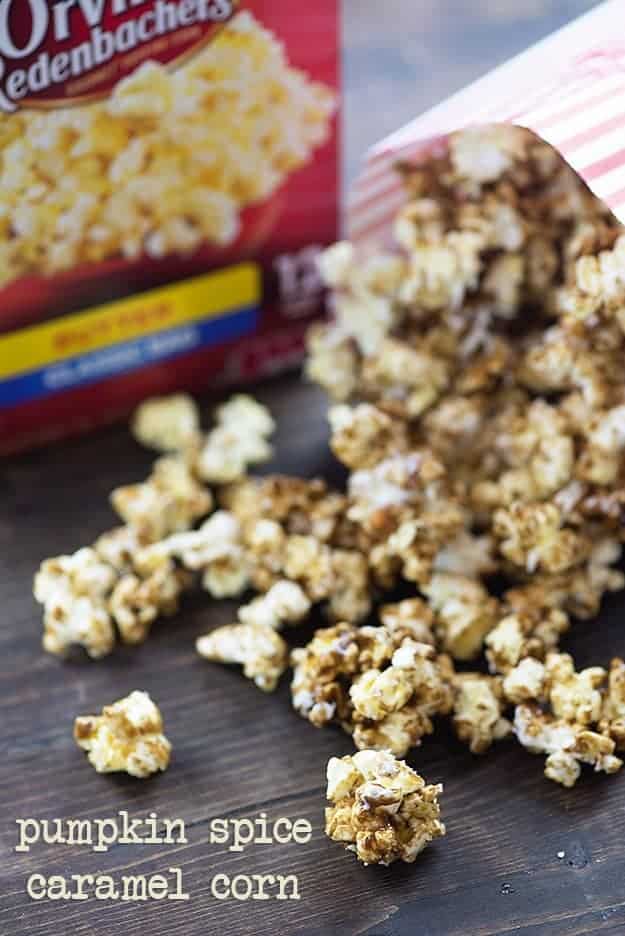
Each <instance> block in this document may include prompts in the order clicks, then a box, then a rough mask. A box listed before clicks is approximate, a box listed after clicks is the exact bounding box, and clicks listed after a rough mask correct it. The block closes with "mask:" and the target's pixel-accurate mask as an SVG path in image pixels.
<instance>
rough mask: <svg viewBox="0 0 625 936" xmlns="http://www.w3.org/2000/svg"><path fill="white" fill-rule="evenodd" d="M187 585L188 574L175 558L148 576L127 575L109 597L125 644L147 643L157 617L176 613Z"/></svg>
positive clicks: (111, 609)
mask: <svg viewBox="0 0 625 936" xmlns="http://www.w3.org/2000/svg"><path fill="white" fill-rule="evenodd" d="M185 584H187V581H186V578H185V575H184V573H183V572H181V571H179V570H176V568H175V566H174V564H173V562H171V561H168V562H164V563H163V564H162V565H159V566H158V567H157V568H156V569H155V570H154V571H153V572H152V573H151V574H150V575H149V576H148V577H147V578H144V579H140V578H139V577H138V576H137V575H133V574H132V573H129V574H126V575H123V576H122V577H121V578H120V579H119V581H118V582H117V584H116V586H115V588H114V589H113V593H112V594H111V597H110V599H109V611H110V613H111V615H112V617H113V619H114V621H115V623H116V624H117V627H118V629H119V634H120V637H121V638H122V640H123V641H124V643H129V644H138V643H143V641H144V640H145V639H146V638H147V636H148V633H149V631H150V627H151V625H152V623H153V622H154V621H155V620H156V618H157V617H159V616H160V615H161V614H164V615H166V616H168V617H169V616H171V615H172V614H175V613H176V611H177V610H178V601H179V597H180V594H181V592H182V590H183V588H184V586H185Z"/></svg>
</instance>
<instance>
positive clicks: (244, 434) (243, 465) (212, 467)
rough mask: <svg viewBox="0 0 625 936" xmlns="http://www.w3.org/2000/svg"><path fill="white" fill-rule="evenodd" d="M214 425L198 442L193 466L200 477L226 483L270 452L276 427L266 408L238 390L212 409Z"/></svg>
mask: <svg viewBox="0 0 625 936" xmlns="http://www.w3.org/2000/svg"><path fill="white" fill-rule="evenodd" d="M215 417H216V421H217V425H216V426H215V428H214V429H212V430H211V432H209V433H208V435H207V436H206V439H205V440H204V441H203V442H202V443H201V445H200V447H199V451H198V453H197V455H196V457H195V459H194V467H195V470H196V471H197V473H198V475H199V477H200V478H202V480H204V481H208V482H211V483H214V484H228V483H230V482H232V481H237V480H238V479H240V478H243V477H244V476H245V474H246V471H247V468H248V467H249V466H250V465H257V464H260V463H261V462H264V461H268V459H270V458H271V456H272V449H271V446H270V444H269V441H268V439H269V437H270V436H271V434H272V433H273V430H274V428H275V426H274V421H273V419H272V418H271V414H270V413H269V410H267V409H266V407H264V406H263V405H262V404H261V403H258V402H257V401H256V400H254V399H253V397H250V396H247V395H246V394H239V395H238V396H234V397H232V398H231V399H230V400H229V401H228V402H227V403H224V404H223V405H222V406H219V407H218V408H217V410H216V411H215Z"/></svg>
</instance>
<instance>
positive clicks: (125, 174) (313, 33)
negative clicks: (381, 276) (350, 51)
mask: <svg viewBox="0 0 625 936" xmlns="http://www.w3.org/2000/svg"><path fill="white" fill-rule="evenodd" d="M337 5H338V4H337V2H336V0H316V2H315V3H314V4H308V5H306V8H305V13H304V11H303V9H302V7H301V6H300V5H299V4H294V3H293V2H292V0H249V2H240V3H238V2H230V0H52V2H50V0H0V452H9V451H13V450H16V449H18V448H22V447H25V446H27V445H31V444H34V443H37V442H41V441H45V440H49V439H53V438H57V437H59V436H61V435H63V434H67V433H68V432H73V431H77V430H79V429H82V428H87V427H90V426H93V425H96V424H99V423H102V422H106V421H110V420H113V419H115V418H118V417H120V416H122V415H123V414H124V413H125V412H127V411H128V410H129V408H131V407H132V405H133V404H134V403H135V402H136V401H137V400H138V399H140V398H141V397H144V396H146V395H148V394H152V393H162V392H166V391H168V390H170V389H173V388H176V387H189V388H200V387H202V386H205V385H207V384H209V383H211V382H214V381H216V380H224V379H228V380H240V379H245V378H249V377H252V376H257V375H259V374H262V373H267V372H271V371H272V370H276V369H279V368H281V367H284V366H286V365H288V364H290V363H292V362H293V360H294V359H296V358H297V357H298V355H299V354H300V351H301V348H302V339H303V335H304V333H305V331H306V328H307V326H308V323H309V321H310V319H311V318H312V317H314V316H315V315H316V314H318V313H319V311H320V310H321V308H322V305H323V295H322V289H321V285H320V282H319V278H318V275H317V272H316V264H315V257H316V254H317V252H318V250H319V248H320V247H322V246H324V245H326V244H328V243H330V242H331V241H333V240H334V239H335V238H336V234H337V202H338V198H337V187H338V183H337V175H338V159H337V134H336V126H337V95H338V77H337V76H338V45H339V43H338V22H337Z"/></svg>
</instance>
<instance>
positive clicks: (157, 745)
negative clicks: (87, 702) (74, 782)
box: [74, 690, 171, 777]
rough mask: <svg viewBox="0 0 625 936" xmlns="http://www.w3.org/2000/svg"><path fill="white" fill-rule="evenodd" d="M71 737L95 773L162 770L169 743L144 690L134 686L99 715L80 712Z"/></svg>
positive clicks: (134, 774)
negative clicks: (85, 755) (80, 714)
mask: <svg viewBox="0 0 625 936" xmlns="http://www.w3.org/2000/svg"><path fill="white" fill-rule="evenodd" d="M74 739H75V741H76V743H77V744H78V746H79V747H81V748H82V749H83V751H87V753H88V755H89V763H90V764H92V766H93V767H95V769H96V770H97V772H98V773H112V772H114V771H125V772H126V773H128V774H130V775H131V776H132V777H149V776H150V774H153V773H156V772H157V771H159V770H166V769H167V766H168V765H169V758H170V755H171V744H170V742H169V741H168V740H167V738H166V737H165V735H164V734H163V719H162V717H161V713H160V711H159V710H158V708H157V706H156V705H155V704H154V702H153V701H152V699H151V698H150V696H149V695H148V694H147V692H140V691H137V690H135V691H134V692H131V693H130V695H129V696H126V698H124V699H120V700H119V702H115V703H113V705H105V706H104V708H103V709H102V714H101V715H83V716H80V717H79V718H77V719H76V721H75V722H74Z"/></svg>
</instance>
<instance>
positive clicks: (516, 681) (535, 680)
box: [503, 657, 545, 705]
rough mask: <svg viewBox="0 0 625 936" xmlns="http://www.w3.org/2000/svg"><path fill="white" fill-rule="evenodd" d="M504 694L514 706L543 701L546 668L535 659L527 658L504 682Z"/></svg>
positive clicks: (510, 672) (518, 664)
mask: <svg viewBox="0 0 625 936" xmlns="http://www.w3.org/2000/svg"><path fill="white" fill-rule="evenodd" d="M503 693H504V696H505V697H506V699H507V700H508V701H509V702H512V703H513V704H515V705H516V704H518V703H520V702H529V701H530V700H536V699H542V698H543V697H544V694H545V667H544V665H543V664H542V663H540V662H539V661H538V660H535V659H534V658H533V657H525V658H524V659H522V660H521V661H520V663H517V665H516V666H514V667H513V668H512V669H511V670H510V671H509V673H508V675H507V676H506V678H505V679H504V681H503Z"/></svg>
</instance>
